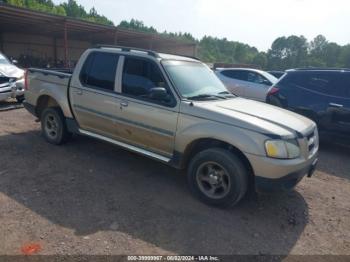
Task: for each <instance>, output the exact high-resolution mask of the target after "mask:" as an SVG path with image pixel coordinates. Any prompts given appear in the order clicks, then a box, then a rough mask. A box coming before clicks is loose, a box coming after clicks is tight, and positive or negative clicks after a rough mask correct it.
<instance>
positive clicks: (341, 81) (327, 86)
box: [286, 72, 350, 97]
mask: <svg viewBox="0 0 350 262" xmlns="http://www.w3.org/2000/svg"><path fill="white" fill-rule="evenodd" d="M286 79H288V80H289V81H290V82H291V83H292V84H294V85H297V86H300V87H302V88H305V89H308V90H311V91H314V92H318V93H322V94H325V95H329V96H338V97H350V74H348V73H342V72H303V73H300V74H295V75H293V77H290V78H286Z"/></svg>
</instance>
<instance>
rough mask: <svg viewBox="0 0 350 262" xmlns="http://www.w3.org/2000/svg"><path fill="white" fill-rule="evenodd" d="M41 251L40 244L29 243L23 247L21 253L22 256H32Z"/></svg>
mask: <svg viewBox="0 0 350 262" xmlns="http://www.w3.org/2000/svg"><path fill="white" fill-rule="evenodd" d="M40 250H41V246H40V244H36V243H30V244H26V245H23V246H22V248H21V251H22V253H23V254H24V255H32V254H35V253H38V252H39V251H40Z"/></svg>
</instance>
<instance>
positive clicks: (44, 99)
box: [35, 95, 62, 119]
mask: <svg viewBox="0 0 350 262" xmlns="http://www.w3.org/2000/svg"><path fill="white" fill-rule="evenodd" d="M47 107H59V108H61V106H60V105H59V103H58V102H57V101H56V99H55V98H53V97H52V96H49V95H41V96H40V97H39V98H38V100H37V103H36V107H35V114H36V115H37V117H38V118H39V119H40V117H41V114H42V113H43V111H44V110H45V108H47ZM61 110H62V108H61Z"/></svg>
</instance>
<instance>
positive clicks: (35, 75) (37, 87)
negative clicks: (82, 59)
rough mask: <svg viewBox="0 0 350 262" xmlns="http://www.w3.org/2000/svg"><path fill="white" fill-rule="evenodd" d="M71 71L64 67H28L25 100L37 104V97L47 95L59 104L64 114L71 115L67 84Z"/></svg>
mask: <svg viewBox="0 0 350 262" xmlns="http://www.w3.org/2000/svg"><path fill="white" fill-rule="evenodd" d="M71 76H72V73H71V71H68V70H66V69H51V70H47V69H39V68H29V69H28V72H27V81H28V83H27V85H28V90H26V102H28V103H29V104H32V105H38V99H39V98H40V97H43V96H45V95H46V96H49V97H51V98H53V99H55V100H56V102H57V104H59V105H60V107H61V109H62V111H63V113H64V115H65V116H66V117H71V116H72V115H71V112H70V107H69V102H68V101H69V99H68V86H69V83H70V79H71Z"/></svg>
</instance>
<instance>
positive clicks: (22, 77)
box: [17, 73, 24, 81]
mask: <svg viewBox="0 0 350 262" xmlns="http://www.w3.org/2000/svg"><path fill="white" fill-rule="evenodd" d="M21 79H24V73H23V75H21V76H20V77H18V78H17V81H18V80H21Z"/></svg>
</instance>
